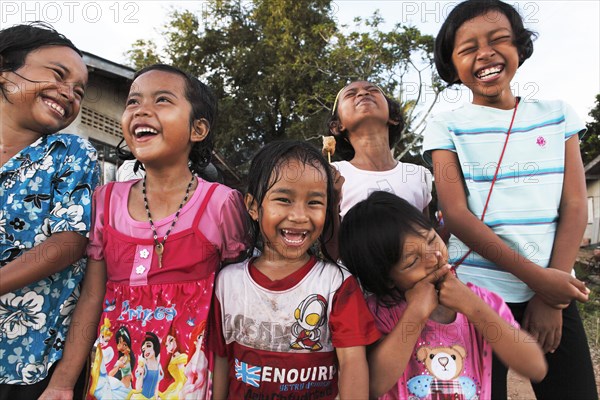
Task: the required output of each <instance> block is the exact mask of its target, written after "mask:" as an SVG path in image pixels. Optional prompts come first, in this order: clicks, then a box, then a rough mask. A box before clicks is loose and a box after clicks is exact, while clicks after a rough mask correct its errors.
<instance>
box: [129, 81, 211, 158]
mask: <svg viewBox="0 0 600 400" xmlns="http://www.w3.org/2000/svg"><path fill="white" fill-rule="evenodd" d="M185 90H186V88H185V80H184V78H183V77H182V76H180V75H178V74H175V73H171V72H166V71H160V70H151V71H148V72H146V73H144V74H142V75H140V76H138V77H137V78H136V79H135V81H134V82H133V83H132V85H131V89H130V91H129V96H128V98H127V103H126V108H125V112H124V113H123V117H122V118H121V127H122V129H123V135H124V137H125V141H126V142H127V146H129V149H130V150H131V152H132V153H133V155H134V156H135V158H136V159H138V160H139V161H141V162H142V163H144V164H145V165H152V164H153V163H156V162H159V163H162V164H164V163H169V164H175V163H180V162H183V163H185V164H186V165H187V162H188V156H189V153H190V151H191V147H192V144H193V142H195V141H201V140H203V139H204V138H205V137H206V136H205V135H201V134H199V133H198V132H199V131H196V130H194V128H193V124H191V123H190V116H191V112H192V106H191V104H190V102H189V101H188V100H187V98H186V91H185ZM203 127H204V128H206V127H207V126H203ZM201 131H202V132H201V133H204V131H203V130H201ZM205 133H206V134H208V130H206V132H205Z"/></svg>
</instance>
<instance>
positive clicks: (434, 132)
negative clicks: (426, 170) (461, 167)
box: [423, 117, 456, 165]
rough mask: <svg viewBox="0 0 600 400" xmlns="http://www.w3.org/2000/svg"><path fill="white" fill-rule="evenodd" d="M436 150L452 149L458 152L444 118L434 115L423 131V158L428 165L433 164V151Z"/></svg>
mask: <svg viewBox="0 0 600 400" xmlns="http://www.w3.org/2000/svg"><path fill="white" fill-rule="evenodd" d="M434 150H450V151H454V152H456V147H455V146H454V141H453V140H452V136H451V135H450V131H449V130H448V126H447V124H446V123H444V121H443V120H441V119H439V118H436V117H433V118H431V119H430V120H429V122H428V123H427V127H426V128H425V132H424V133H423V159H424V160H425V162H426V163H427V164H428V165H432V164H433V162H432V160H431V153H432V152H433V151H434Z"/></svg>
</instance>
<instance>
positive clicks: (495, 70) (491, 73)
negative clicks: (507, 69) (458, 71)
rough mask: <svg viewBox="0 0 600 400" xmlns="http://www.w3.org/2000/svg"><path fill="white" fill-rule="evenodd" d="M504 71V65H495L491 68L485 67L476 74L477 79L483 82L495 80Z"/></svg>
mask: <svg viewBox="0 0 600 400" xmlns="http://www.w3.org/2000/svg"><path fill="white" fill-rule="evenodd" d="M502 71H504V65H502V64H497V65H493V66H491V67H485V68H482V69H480V70H479V71H477V72H476V73H475V76H476V77H477V79H480V80H482V81H487V80H490V79H494V78H495V77H496V76H498V74H500V73H501V72H502Z"/></svg>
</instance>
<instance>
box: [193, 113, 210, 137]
mask: <svg viewBox="0 0 600 400" xmlns="http://www.w3.org/2000/svg"><path fill="white" fill-rule="evenodd" d="M209 133H210V124H209V123H208V121H207V120H205V119H204V118H200V119H196V120H194V122H192V131H191V133H190V140H191V141H192V142H201V141H203V140H204V139H206V137H207V136H208V134H209Z"/></svg>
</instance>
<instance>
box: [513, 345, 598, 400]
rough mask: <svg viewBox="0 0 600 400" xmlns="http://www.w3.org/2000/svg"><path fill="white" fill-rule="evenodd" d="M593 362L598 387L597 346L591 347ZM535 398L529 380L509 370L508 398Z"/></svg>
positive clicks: (519, 399) (520, 399) (517, 399)
mask: <svg viewBox="0 0 600 400" xmlns="http://www.w3.org/2000/svg"><path fill="white" fill-rule="evenodd" d="M590 351H591V353H592V362H593V363H594V374H595V376H596V387H597V388H600V354H598V350H597V349H595V348H593V347H592V348H590ZM599 391H600V390H599ZM530 399H535V395H534V394H533V389H531V384H530V383H529V380H528V379H526V378H523V377H522V376H521V375H519V374H517V373H516V372H514V371H509V372H508V400H530Z"/></svg>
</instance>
